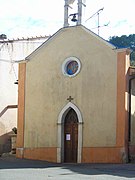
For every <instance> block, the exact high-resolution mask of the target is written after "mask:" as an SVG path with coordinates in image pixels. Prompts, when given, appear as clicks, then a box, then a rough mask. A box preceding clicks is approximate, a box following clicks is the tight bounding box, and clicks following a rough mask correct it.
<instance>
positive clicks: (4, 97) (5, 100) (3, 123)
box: [0, 36, 48, 154]
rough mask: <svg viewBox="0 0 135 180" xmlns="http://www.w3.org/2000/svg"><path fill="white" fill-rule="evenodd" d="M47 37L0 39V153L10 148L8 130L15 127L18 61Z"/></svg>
mask: <svg viewBox="0 0 135 180" xmlns="http://www.w3.org/2000/svg"><path fill="white" fill-rule="evenodd" d="M47 38H48V37H47V36H45V37H31V38H26V39H25V38H22V39H12V40H8V39H3V40H0V154H2V153H4V152H9V151H10V150H11V142H10V139H11V138H10V136H9V134H10V132H11V131H12V128H14V127H17V104H18V100H17V99H18V86H17V85H16V84H14V83H17V80H18V61H20V60H22V59H24V57H26V56H27V55H29V54H30V53H31V52H33V51H34V50H35V49H36V48H37V47H39V46H40V45H41V44H42V43H43V42H44V41H45V40H46V39H47Z"/></svg>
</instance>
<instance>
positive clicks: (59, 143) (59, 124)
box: [57, 102, 83, 163]
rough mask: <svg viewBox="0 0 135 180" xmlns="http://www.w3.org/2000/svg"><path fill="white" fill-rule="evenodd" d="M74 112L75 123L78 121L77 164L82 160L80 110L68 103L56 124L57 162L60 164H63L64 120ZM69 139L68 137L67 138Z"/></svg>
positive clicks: (81, 121) (81, 120)
mask: <svg viewBox="0 0 135 180" xmlns="http://www.w3.org/2000/svg"><path fill="white" fill-rule="evenodd" d="M71 109H72V110H74V112H75V113H76V115H77V121H78V134H77V136H78V148H77V163H81V159H82V129H83V128H82V125H83V119H82V115H81V112H80V110H79V109H78V107H77V106H76V105H75V104H73V103H72V102H69V103H67V104H66V106H65V107H64V108H63V109H62V110H61V112H60V114H59V116H58V122H57V130H58V131H57V132H58V135H57V162H58V163H61V162H64V123H65V118H66V116H67V114H68V112H69V111H70V110H71ZM67 138H69V136H67Z"/></svg>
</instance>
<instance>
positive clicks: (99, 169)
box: [0, 156, 135, 180]
mask: <svg viewBox="0 0 135 180" xmlns="http://www.w3.org/2000/svg"><path fill="white" fill-rule="evenodd" d="M76 179H77V180H85V179H86V180H88V179H89V180H91V179H92V180H97V179H98V180H113V179H114V180H115V179H116V180H119V179H121V180H124V179H131V180H132V179H135V164H134V163H133V164H131V163H130V164H56V163H48V162H46V161H35V160H26V159H17V158H15V157H14V156H8V157H0V180H76Z"/></svg>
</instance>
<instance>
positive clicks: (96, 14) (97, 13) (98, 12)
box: [85, 7, 109, 36]
mask: <svg viewBox="0 0 135 180" xmlns="http://www.w3.org/2000/svg"><path fill="white" fill-rule="evenodd" d="M103 10H104V7H103V8H101V9H99V10H98V11H97V12H95V13H94V14H93V15H92V16H90V17H89V18H88V19H87V20H86V21H85V22H87V21H88V20H90V19H91V18H93V17H94V16H98V26H97V27H96V28H98V36H99V29H100V27H104V26H108V24H109V23H107V24H105V25H103V26H100V22H99V15H100V13H101V12H102V11H103ZM94 29H95V28H94Z"/></svg>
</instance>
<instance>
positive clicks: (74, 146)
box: [64, 108, 78, 163]
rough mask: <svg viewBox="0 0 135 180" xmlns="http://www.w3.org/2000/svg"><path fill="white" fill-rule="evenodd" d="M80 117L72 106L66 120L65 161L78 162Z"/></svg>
mask: <svg viewBox="0 0 135 180" xmlns="http://www.w3.org/2000/svg"><path fill="white" fill-rule="evenodd" d="M77 151H78V118H77V114H76V112H75V111H74V110H73V109H72V108H71V109H70V110H69V111H68V113H67V115H66V117H65V120H64V162H72V163H76V162H77Z"/></svg>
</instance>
